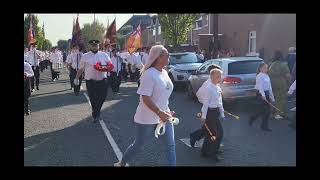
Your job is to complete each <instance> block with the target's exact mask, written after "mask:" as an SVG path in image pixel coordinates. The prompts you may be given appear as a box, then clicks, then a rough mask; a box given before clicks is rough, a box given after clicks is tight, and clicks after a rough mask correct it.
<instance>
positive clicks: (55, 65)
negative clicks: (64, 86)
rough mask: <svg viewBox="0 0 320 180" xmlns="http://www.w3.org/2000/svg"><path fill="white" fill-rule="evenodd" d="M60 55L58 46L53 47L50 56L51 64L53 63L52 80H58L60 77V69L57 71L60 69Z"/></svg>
mask: <svg viewBox="0 0 320 180" xmlns="http://www.w3.org/2000/svg"><path fill="white" fill-rule="evenodd" d="M59 59H60V55H59V53H58V51H57V47H52V52H51V54H50V56H49V60H50V64H51V76H52V81H56V80H58V79H59V73H60V72H59V71H56V69H58V63H59Z"/></svg>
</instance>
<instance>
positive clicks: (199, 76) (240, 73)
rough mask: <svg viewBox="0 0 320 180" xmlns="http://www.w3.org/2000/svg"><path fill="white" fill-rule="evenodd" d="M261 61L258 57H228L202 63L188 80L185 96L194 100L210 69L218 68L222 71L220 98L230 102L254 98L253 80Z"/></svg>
mask: <svg viewBox="0 0 320 180" xmlns="http://www.w3.org/2000/svg"><path fill="white" fill-rule="evenodd" d="M262 62H263V59H261V58H258V57H228V58H219V59H211V60H208V61H206V62H205V63H203V64H202V65H201V66H200V67H199V68H198V69H197V70H196V71H195V72H194V73H192V75H191V76H190V77H189V79H188V84H187V89H186V94H187V95H188V96H190V97H193V98H195V94H196V93H197V91H198V89H199V88H200V87H201V85H202V84H203V83H204V82H205V81H206V80H207V79H208V78H209V71H210V70H211V69H212V68H220V69H221V70H222V71H223V74H222V79H223V80H222V82H221V84H220V87H221V89H222V97H223V100H224V101H227V102H230V101H231V100H234V99H237V98H246V97H252V96H255V92H256V91H255V89H254V86H255V80H256V71H257V68H258V65H259V64H260V63H262Z"/></svg>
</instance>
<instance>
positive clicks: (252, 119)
mask: <svg viewBox="0 0 320 180" xmlns="http://www.w3.org/2000/svg"><path fill="white" fill-rule="evenodd" d="M254 120H256V118H255V117H253V116H251V117H250V119H249V125H250V126H252V124H253V121H254Z"/></svg>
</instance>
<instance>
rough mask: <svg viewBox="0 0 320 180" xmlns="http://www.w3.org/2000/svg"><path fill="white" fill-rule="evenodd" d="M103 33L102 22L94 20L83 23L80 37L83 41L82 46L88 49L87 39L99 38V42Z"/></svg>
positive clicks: (102, 38) (101, 40)
mask: <svg viewBox="0 0 320 180" xmlns="http://www.w3.org/2000/svg"><path fill="white" fill-rule="evenodd" d="M104 35H105V28H104V26H103V24H102V23H99V22H98V20H96V21H95V22H93V23H91V24H90V23H86V24H84V25H83V28H81V37H82V40H83V42H84V46H85V48H86V49H88V47H89V46H88V41H90V40H91V39H96V40H99V41H100V42H103V41H104Z"/></svg>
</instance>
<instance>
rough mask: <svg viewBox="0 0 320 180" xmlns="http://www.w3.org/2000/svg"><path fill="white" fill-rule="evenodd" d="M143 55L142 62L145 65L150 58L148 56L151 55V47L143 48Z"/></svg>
mask: <svg viewBox="0 0 320 180" xmlns="http://www.w3.org/2000/svg"><path fill="white" fill-rule="evenodd" d="M141 56H142V64H143V65H145V64H146V62H147V60H148V57H149V48H148V47H143V48H142V52H141Z"/></svg>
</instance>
